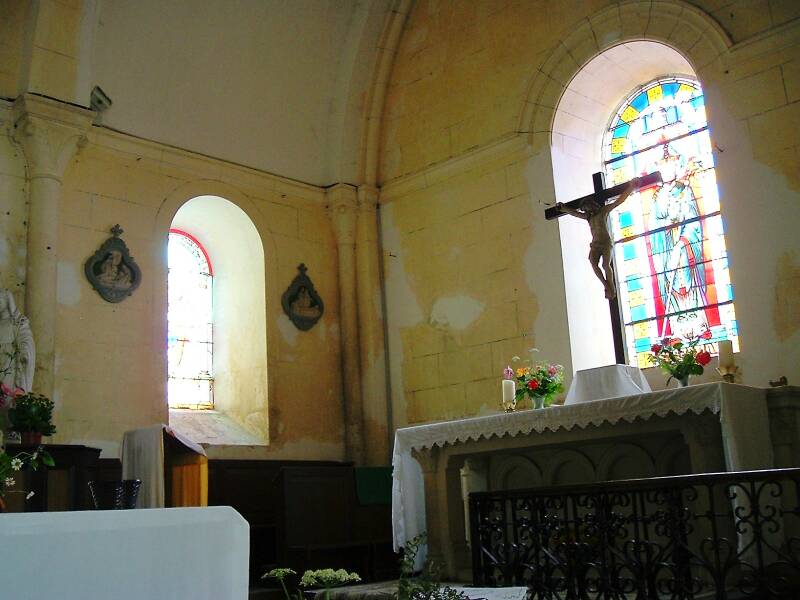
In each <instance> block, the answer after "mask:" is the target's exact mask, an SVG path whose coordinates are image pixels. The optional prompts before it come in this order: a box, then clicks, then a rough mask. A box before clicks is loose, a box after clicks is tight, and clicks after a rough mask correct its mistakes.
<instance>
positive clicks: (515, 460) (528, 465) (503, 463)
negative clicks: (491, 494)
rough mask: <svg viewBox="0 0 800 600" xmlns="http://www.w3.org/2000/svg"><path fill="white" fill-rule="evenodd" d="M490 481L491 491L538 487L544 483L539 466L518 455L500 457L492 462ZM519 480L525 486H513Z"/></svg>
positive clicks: (531, 460) (526, 457)
mask: <svg viewBox="0 0 800 600" xmlns="http://www.w3.org/2000/svg"><path fill="white" fill-rule="evenodd" d="M490 480H491V487H490V489H492V490H509V489H519V488H520V487H524V488H531V487H538V486H541V485H542V484H543V482H544V479H543V477H542V470H541V468H540V467H539V465H538V464H536V462H535V461H534V460H533V459H531V458H530V457H528V456H522V455H519V454H511V455H501V456H498V457H497V459H496V460H493V461H492V469H491V476H490ZM520 480H522V481H524V482H525V485H523V486H518V485H517V486H515V485H513V484H514V482H518V481H520Z"/></svg>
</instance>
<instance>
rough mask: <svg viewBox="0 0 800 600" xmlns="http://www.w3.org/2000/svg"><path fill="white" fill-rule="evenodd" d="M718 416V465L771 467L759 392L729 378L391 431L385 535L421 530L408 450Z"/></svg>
mask: <svg viewBox="0 0 800 600" xmlns="http://www.w3.org/2000/svg"><path fill="white" fill-rule="evenodd" d="M705 410H710V411H711V412H712V413H714V414H716V415H718V416H719V420H720V426H721V428H722V440H723V444H724V451H725V462H726V466H727V469H728V470H729V471H747V470H755V469H767V468H772V467H773V466H774V465H773V462H774V461H773V456H772V444H771V442H770V434H769V415H768V413H767V400H766V390H764V389H763V388H753V387H748V386H743V385H736V384H730V383H721V382H720V383H706V384H702V385H692V386H688V387H684V388H676V389H668V390H662V391H658V392H650V393H646V394H637V395H632V396H624V397H621V398H609V399H606V400H600V401H597V402H582V403H578V404H572V405H569V406H551V407H550V408H545V409H540V410H524V411H519V412H513V413H499V414H494V415H489V416H485V417H474V418H470V419H461V420H458V421H445V422H439V423H429V424H425V425H417V426H414V427H406V428H403V429H398V430H397V431H396V432H395V437H394V452H393V456H392V466H393V467H394V469H393V482H392V532H393V538H394V548H395V551H397V550H399V548H400V547H402V546H403V545H404V544H405V542H406V540H410V539H412V538H414V537H415V536H416V535H418V534H420V533H422V532H424V531H425V530H426V526H425V490H424V482H423V477H422V470H421V468H420V466H419V464H418V463H417V461H416V460H415V459H414V458H413V456H412V455H411V452H412V450H421V449H425V448H433V447H434V446H439V447H441V446H444V445H446V444H456V443H458V442H466V441H469V440H474V441H477V440H479V439H480V438H486V439H489V438H491V437H492V436H497V437H502V436H504V435H510V436H516V435H520V434H522V435H527V434H531V433H541V432H543V431H558V430H560V429H563V430H570V429H573V428H574V427H580V428H585V427H587V426H589V425H596V426H599V425H602V424H604V423H610V424H612V425H613V424H615V423H618V422H620V421H627V422H632V421H634V420H635V419H650V418H653V417H656V416H657V417H665V416H667V415H668V414H675V415H682V414H685V413H694V414H700V413H702V412H703V411H705Z"/></svg>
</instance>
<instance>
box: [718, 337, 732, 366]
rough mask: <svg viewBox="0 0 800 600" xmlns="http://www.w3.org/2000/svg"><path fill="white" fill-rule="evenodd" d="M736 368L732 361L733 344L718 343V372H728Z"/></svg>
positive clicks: (726, 342)
mask: <svg viewBox="0 0 800 600" xmlns="http://www.w3.org/2000/svg"><path fill="white" fill-rule="evenodd" d="M734 366H736V363H735V362H734V361H733V342H732V341H731V340H720V341H719V370H720V371H728V370H729V369H731V368H732V367H734Z"/></svg>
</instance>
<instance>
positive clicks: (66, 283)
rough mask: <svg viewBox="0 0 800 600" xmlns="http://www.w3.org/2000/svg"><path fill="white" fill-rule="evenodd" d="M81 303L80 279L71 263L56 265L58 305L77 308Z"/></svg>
mask: <svg viewBox="0 0 800 600" xmlns="http://www.w3.org/2000/svg"><path fill="white" fill-rule="evenodd" d="M80 301H81V278H80V275H79V274H78V269H77V268H76V267H75V265H74V264H73V263H67V262H59V263H58V303H59V304H61V305H62V306H77V305H78V303H79V302H80Z"/></svg>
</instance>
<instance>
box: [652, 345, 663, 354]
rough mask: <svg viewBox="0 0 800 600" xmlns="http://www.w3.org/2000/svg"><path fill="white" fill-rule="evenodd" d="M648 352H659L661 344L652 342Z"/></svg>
mask: <svg viewBox="0 0 800 600" xmlns="http://www.w3.org/2000/svg"><path fill="white" fill-rule="evenodd" d="M650 352H652V353H653V354H658V353H659V352H661V344H653V345H652V346H651V347H650Z"/></svg>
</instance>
